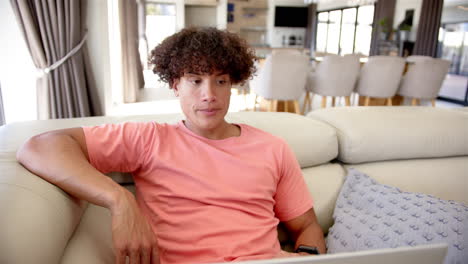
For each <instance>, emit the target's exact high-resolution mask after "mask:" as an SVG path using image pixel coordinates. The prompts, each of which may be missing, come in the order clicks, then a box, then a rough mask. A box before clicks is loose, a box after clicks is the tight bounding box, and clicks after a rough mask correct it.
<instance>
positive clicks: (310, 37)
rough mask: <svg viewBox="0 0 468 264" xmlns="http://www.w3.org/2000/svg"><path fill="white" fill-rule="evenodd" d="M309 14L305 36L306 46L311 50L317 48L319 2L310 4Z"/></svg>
mask: <svg viewBox="0 0 468 264" xmlns="http://www.w3.org/2000/svg"><path fill="white" fill-rule="evenodd" d="M308 9H309V16H308V21H307V29H306V36H305V47H306V48H308V49H310V51H311V52H313V51H314V50H315V41H316V32H317V4H310V5H309V6H308Z"/></svg>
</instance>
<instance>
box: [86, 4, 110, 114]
mask: <svg viewBox="0 0 468 264" xmlns="http://www.w3.org/2000/svg"><path fill="white" fill-rule="evenodd" d="M107 7H108V5H107V1H92V0H91V1H90V0H88V5H87V10H86V12H87V20H86V24H87V27H88V40H87V41H86V45H87V47H88V52H89V59H90V63H91V70H92V72H93V77H94V80H95V82H96V88H97V90H98V96H99V100H100V102H101V107H102V108H103V112H104V114H106V113H109V112H110V109H111V107H112V100H111V99H112V96H111V95H112V83H111V75H110V69H111V68H110V54H109V25H108V9H107Z"/></svg>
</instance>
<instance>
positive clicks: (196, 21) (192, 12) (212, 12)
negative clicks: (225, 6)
mask: <svg viewBox="0 0 468 264" xmlns="http://www.w3.org/2000/svg"><path fill="white" fill-rule="evenodd" d="M216 24H217V21H216V7H215V6H193V5H190V6H185V26H186V27H189V26H202V27H216Z"/></svg>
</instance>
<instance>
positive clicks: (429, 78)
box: [397, 56, 450, 106]
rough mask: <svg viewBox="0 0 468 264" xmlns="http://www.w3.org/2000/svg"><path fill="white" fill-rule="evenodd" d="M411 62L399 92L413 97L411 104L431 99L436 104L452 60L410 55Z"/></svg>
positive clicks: (404, 95) (433, 104)
mask: <svg viewBox="0 0 468 264" xmlns="http://www.w3.org/2000/svg"><path fill="white" fill-rule="evenodd" d="M408 60H409V61H410V62H411V63H410V64H409V67H408V71H407V72H406V74H405V75H404V76H403V79H402V82H401V85H400V88H399V89H398V92H397V94H399V95H401V96H403V97H407V98H411V99H412V100H411V105H419V104H420V100H421V99H424V100H431V103H432V106H435V98H436V97H437V95H438V94H439V91H440V88H441V87H442V83H443V82H444V80H445V77H446V75H447V73H448V70H449V67H450V61H448V60H443V59H435V58H431V57H425V58H421V57H418V58H417V59H416V60H414V58H411V56H410V57H408Z"/></svg>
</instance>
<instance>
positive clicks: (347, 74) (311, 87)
mask: <svg viewBox="0 0 468 264" xmlns="http://www.w3.org/2000/svg"><path fill="white" fill-rule="evenodd" d="M359 70H360V63H359V58H358V57H357V56H339V55H327V56H325V57H324V58H323V60H322V61H321V62H320V63H318V65H317V67H316V69H315V71H314V72H311V73H309V76H308V80H307V84H306V86H305V89H306V93H307V94H306V97H307V95H308V93H313V94H318V95H321V96H322V108H324V107H326V105H327V96H331V97H332V106H335V99H336V97H343V96H344V97H345V104H346V105H347V106H349V105H350V104H351V103H350V96H351V93H352V92H353V90H354V86H355V84H356V81H357V78H358V75H359ZM306 103H308V104H310V101H308V102H306V101H305V100H304V104H306ZM304 108H305V106H304ZM309 108H310V105H309Z"/></svg>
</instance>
